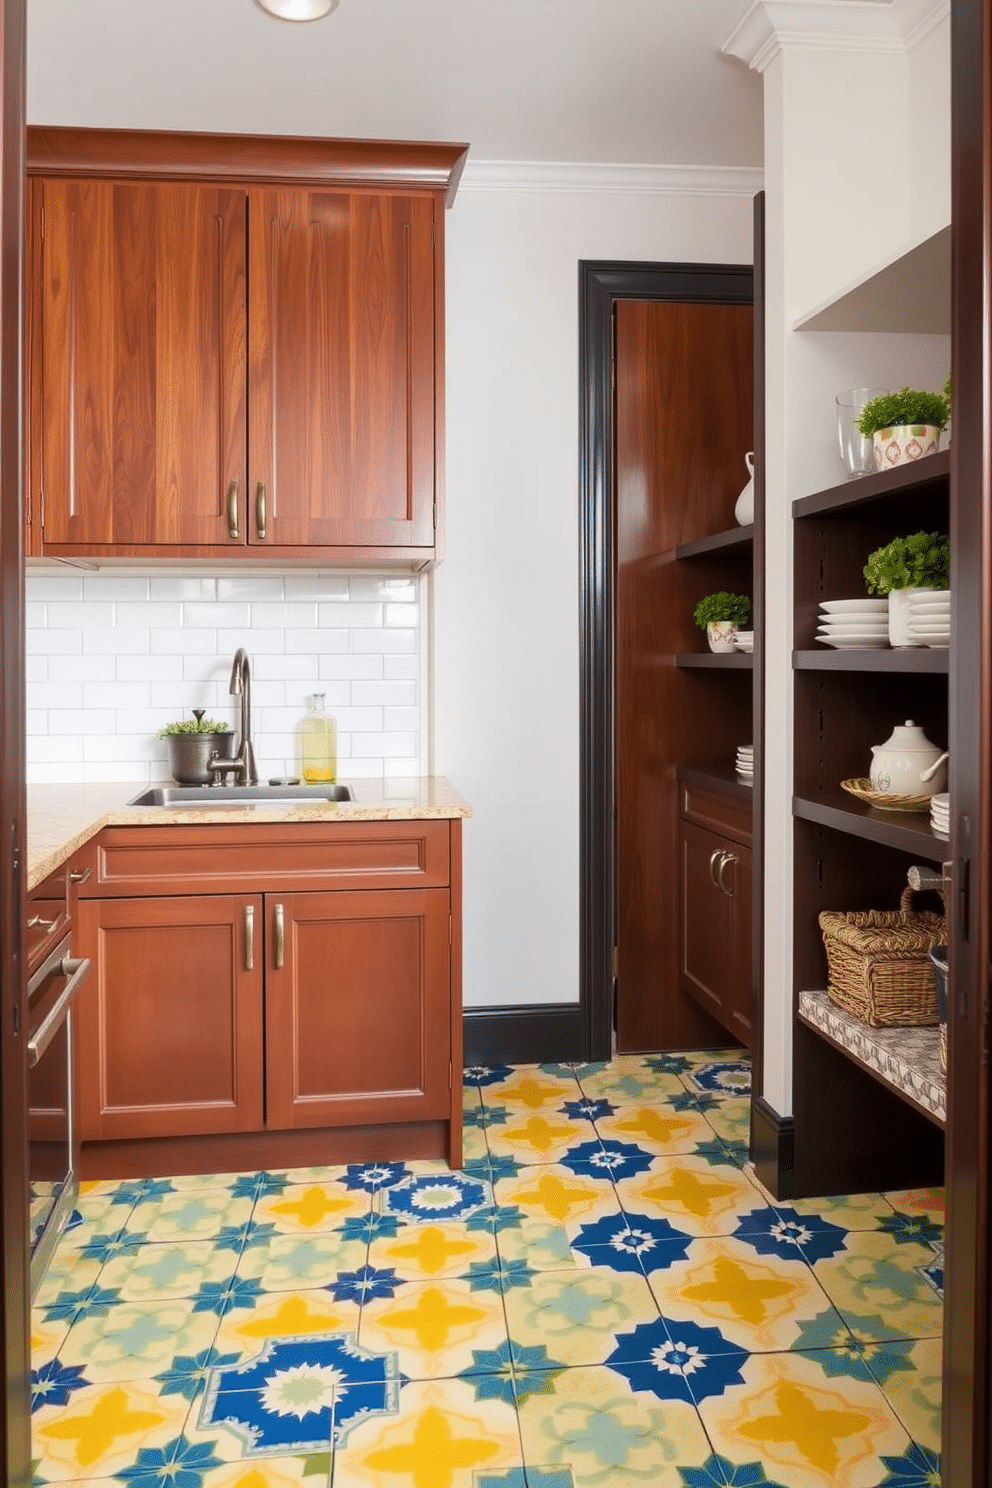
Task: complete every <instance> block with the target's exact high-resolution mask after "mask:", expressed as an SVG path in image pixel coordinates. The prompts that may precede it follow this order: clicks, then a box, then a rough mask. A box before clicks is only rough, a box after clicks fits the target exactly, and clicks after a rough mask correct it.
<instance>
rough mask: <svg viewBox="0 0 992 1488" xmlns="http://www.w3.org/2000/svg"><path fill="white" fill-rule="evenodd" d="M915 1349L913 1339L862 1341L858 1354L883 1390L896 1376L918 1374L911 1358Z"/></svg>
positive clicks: (858, 1345)
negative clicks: (876, 1341)
mask: <svg viewBox="0 0 992 1488" xmlns="http://www.w3.org/2000/svg"><path fill="white" fill-rule="evenodd" d="M913 1347H914V1343H913V1340H912V1339H911V1338H889V1339H886V1340H885V1341H884V1342H882V1341H879V1342H878V1343H875V1342H872V1343H867V1342H865V1340H864V1339H860V1340H859V1342H858V1344H857V1350H858V1354H859V1355H860V1357H861V1359H862V1360H863V1361H864V1363H865V1364H867V1366H868V1368H869V1369H870V1370H871V1373H872V1375H873V1377H874V1378H875V1379H876V1380H878V1383H879V1384H880V1385H881V1386H882V1388H883V1389H884V1388H885V1385H886V1382H887V1381H888V1380H890V1379H891V1378H892V1376H893V1375H894V1374H915V1373H916V1366H915V1365H914V1363H913V1361H912V1359H911V1358H910V1354H911V1353H912V1351H913Z"/></svg>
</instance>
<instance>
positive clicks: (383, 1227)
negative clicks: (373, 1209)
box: [341, 1214, 400, 1242]
mask: <svg viewBox="0 0 992 1488" xmlns="http://www.w3.org/2000/svg"><path fill="white" fill-rule="evenodd" d="M399 1232H400V1221H399V1220H398V1219H397V1218H396V1216H395V1214H359V1215H355V1216H353V1217H352V1218H351V1219H346V1220H345V1221H344V1222H343V1224H342V1225H341V1234H342V1236H343V1237H344V1239H345V1240H364V1241H366V1242H369V1241H372V1240H393V1239H395V1237H396V1236H397V1235H398V1234H399Z"/></svg>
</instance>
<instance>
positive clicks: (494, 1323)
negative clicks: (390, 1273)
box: [358, 1277, 507, 1380]
mask: <svg viewBox="0 0 992 1488" xmlns="http://www.w3.org/2000/svg"><path fill="white" fill-rule="evenodd" d="M506 1327H507V1325H506V1318H505V1316H504V1313H503V1300H502V1293H501V1290H500V1288H499V1285H498V1284H497V1285H496V1286H495V1288H491V1287H490V1288H486V1289H484V1290H480V1289H476V1288H474V1287H473V1286H472V1284H471V1282H470V1281H468V1280H466V1279H464V1278H462V1277H457V1278H447V1279H445V1280H441V1281H429V1282H402V1283H400V1284H399V1285H397V1286H396V1287H395V1289H394V1290H393V1292H392V1295H387V1296H383V1297H376V1298H374V1299H373V1300H371V1301H369V1302H367V1303H366V1304H365V1306H364V1307H363V1308H362V1315H361V1321H360V1322H359V1327H358V1341H359V1343H360V1344H361V1346H362V1348H364V1349H370V1350H372V1351H374V1352H379V1353H383V1352H387V1351H389V1350H393V1351H395V1353H396V1357H397V1359H398V1360H399V1367H400V1370H401V1371H402V1373H403V1374H404V1375H405V1376H406V1377H407V1378H408V1379H413V1380H427V1379H441V1378H448V1377H451V1376H454V1375H458V1374H461V1373H462V1372H463V1371H464V1370H466V1369H468V1368H469V1367H470V1366H471V1365H472V1352H473V1349H486V1350H493V1349H498V1348H499V1347H500V1346H501V1345H505V1343H506V1337H507V1333H506Z"/></svg>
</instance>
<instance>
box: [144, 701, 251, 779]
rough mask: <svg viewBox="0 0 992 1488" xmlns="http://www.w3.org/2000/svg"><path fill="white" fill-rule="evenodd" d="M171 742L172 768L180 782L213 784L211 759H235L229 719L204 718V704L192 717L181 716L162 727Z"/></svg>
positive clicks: (163, 733) (161, 734)
mask: <svg viewBox="0 0 992 1488" xmlns="http://www.w3.org/2000/svg"><path fill="white" fill-rule="evenodd" d="M158 736H159V738H160V739H165V740H166V742H167V744H168V746H169V769H170V770H171V772H172V778H173V780H175V781H177V782H178V784H179V785H210V783H211V781H212V780H213V776H212V775H211V773H210V760H211V758H216V759H233V757H234V750H233V747H232V746H233V744H234V733H233V731H232V729H231V725H230V724H229V723H218V722H217V720H216V719H214V718H204V716H203V709H202V708H194V709H193V717H192V718H180V719H177V720H176V721H175V722H174V723H167V724H165V726H164V727H163V728H160V729H159V731H158Z"/></svg>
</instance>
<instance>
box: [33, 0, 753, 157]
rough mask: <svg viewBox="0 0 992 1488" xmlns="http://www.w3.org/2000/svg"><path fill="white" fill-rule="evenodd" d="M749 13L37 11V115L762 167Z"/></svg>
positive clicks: (659, 0) (202, 7)
mask: <svg viewBox="0 0 992 1488" xmlns="http://www.w3.org/2000/svg"><path fill="white" fill-rule="evenodd" d="M747 8H748V0H340V5H339V6H338V8H337V10H336V11H334V12H333V13H332V14H331V15H329V16H327V17H326V18H325V19H323V20H319V21H314V22H310V23H307V24H291V23H288V22H285V21H279V20H275V19H274V18H273V17H272V16H271V15H268V14H266V13H265V12H264V11H263V10H262V9H261V8H260V7H259V6H258V5H256V4H255V0H28V89H27V111H28V122H29V123H32V124H78V125H89V126H104V127H114V128H147V129H177V128H181V129H194V130H197V129H204V130H229V131H232V132H238V133H241V132H251V133H260V134H270V133H271V134H316V135H344V136H356V137H370V138H380V139H446V140H460V141H465V142H467V143H468V144H470V145H471V147H472V159H473V160H490V161H493V160H499V161H521V162H528V161H531V162H533V161H560V162H571V163H578V162H586V163H589V164H607V163H610V164H617V165H632V164H643V165H674V166H702V167H728V166H729V167H756V166H760V164H761V153H762V126H761V80H760V78H759V77H758V76H757V74H755V73H753V72H751V71H749V70H748V68H747V67H746V66H744V64H743V63H741V62H739V61H736V60H734V59H733V58H731V57H728V56H724V55H722V54H721V51H720V48H721V46H722V44H723V43H724V41H726V39H727V37H728V36H729V35H730V33H731V32H732V31H733V30H734V28H735V26H736V25H737V24H738V22H739V21H740V20H741V18H742V16H743V15H744V13H745V12H746V10H747Z"/></svg>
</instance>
